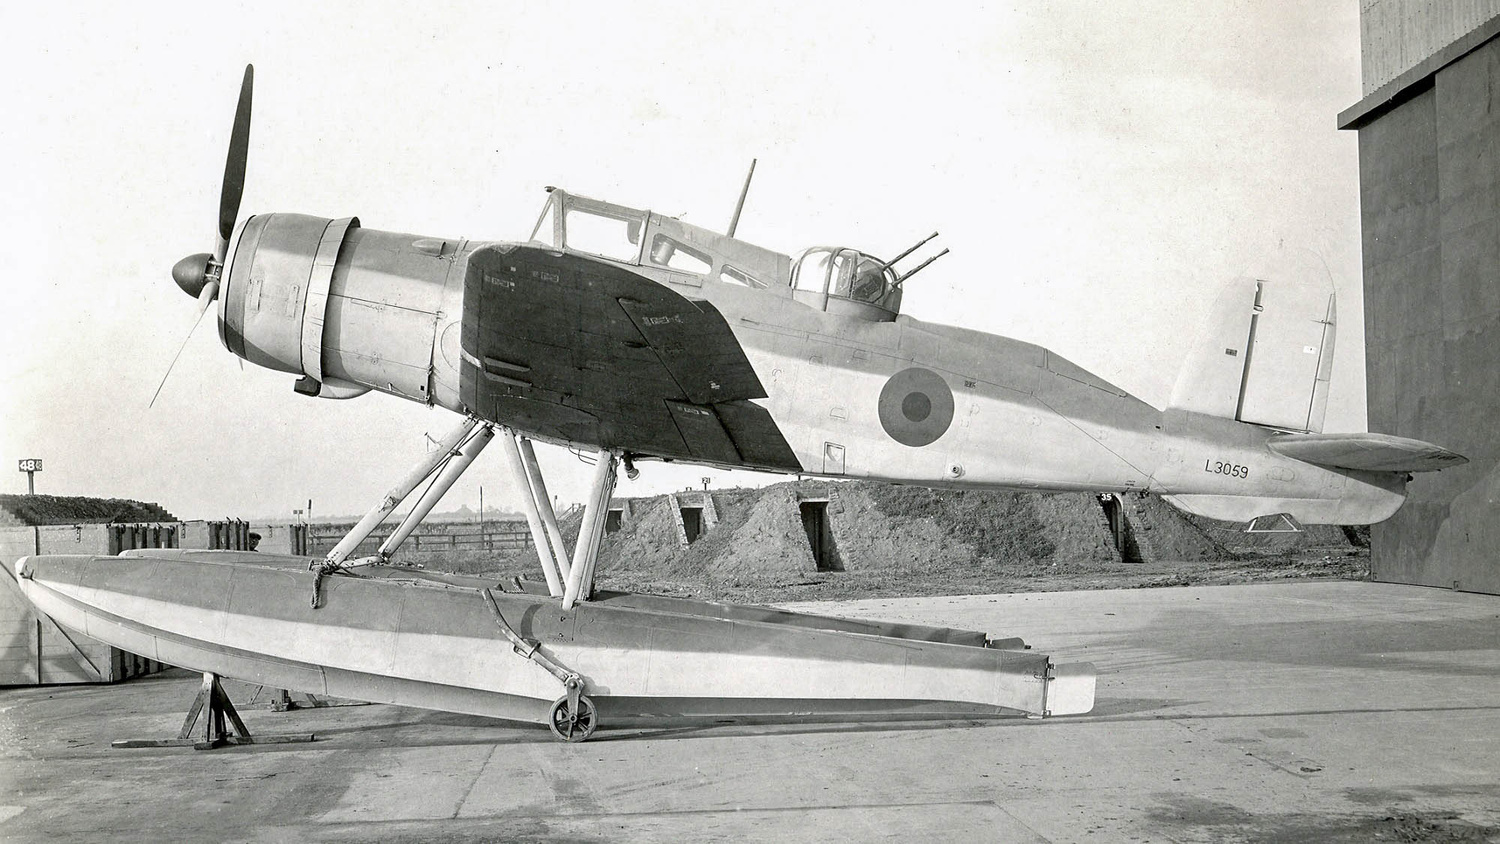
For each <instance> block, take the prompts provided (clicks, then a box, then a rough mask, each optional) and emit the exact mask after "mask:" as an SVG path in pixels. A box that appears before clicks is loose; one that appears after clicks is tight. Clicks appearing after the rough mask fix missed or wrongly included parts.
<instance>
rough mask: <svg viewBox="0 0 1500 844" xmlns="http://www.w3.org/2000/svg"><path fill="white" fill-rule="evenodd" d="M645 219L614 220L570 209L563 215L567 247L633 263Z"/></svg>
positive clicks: (574, 207)
mask: <svg viewBox="0 0 1500 844" xmlns="http://www.w3.org/2000/svg"><path fill="white" fill-rule="evenodd" d="M644 217H645V215H641V216H640V218H634V217H628V216H615V215H612V214H604V213H601V212H598V211H593V210H585V209H582V208H578V207H576V206H573V205H569V206H568V210H567V212H566V213H565V214H564V215H563V221H564V226H563V231H564V233H565V236H566V237H567V247H568V248H569V249H575V250H577V251H579V252H587V253H589V254H591V255H599V256H601V257H604V258H613V259H614V260H616V261H626V262H634V261H635V260H636V258H637V257H638V256H639V255H640V251H641V228H642V226H643V224H644V222H645V219H644Z"/></svg>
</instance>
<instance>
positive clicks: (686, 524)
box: [681, 507, 703, 545]
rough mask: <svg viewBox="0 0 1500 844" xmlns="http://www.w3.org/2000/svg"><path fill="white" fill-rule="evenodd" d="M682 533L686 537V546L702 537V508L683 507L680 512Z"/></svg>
mask: <svg viewBox="0 0 1500 844" xmlns="http://www.w3.org/2000/svg"><path fill="white" fill-rule="evenodd" d="M681 512H682V533H683V535H685V536H686V537H687V541H688V544H689V545H691V544H693V543H694V542H697V541H698V537H700V536H702V535H703V508H702V507H683V508H682V510H681Z"/></svg>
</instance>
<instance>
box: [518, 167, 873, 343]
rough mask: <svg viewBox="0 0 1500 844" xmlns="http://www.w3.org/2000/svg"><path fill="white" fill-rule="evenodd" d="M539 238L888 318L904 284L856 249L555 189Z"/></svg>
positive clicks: (656, 275) (697, 282)
mask: <svg viewBox="0 0 1500 844" xmlns="http://www.w3.org/2000/svg"><path fill="white" fill-rule="evenodd" d="M549 192H550V194H551V195H550V196H549V197H548V198H547V204H546V206H545V207H544V208H543V209H542V215H541V217H540V218H539V219H538V220H537V224H536V227H535V228H534V229H533V230H532V233H531V239H532V241H534V242H541V243H545V244H547V245H549V246H552V247H554V248H561V249H568V250H571V251H574V252H582V253H585V254H588V255H592V256H595V257H599V258H604V259H606V260H610V261H616V262H619V263H622V264H629V265H630V266H632V267H633V268H635V269H636V270H637V271H639V272H641V273H642V274H644V275H646V276H648V277H649V278H652V279H655V280H657V281H660V282H663V283H668V284H674V285H684V286H689V287H703V286H704V283H705V282H709V283H713V282H719V283H724V284H734V285H739V286H742V287H751V288H757V289H763V290H766V291H768V292H775V293H777V294H778V295H782V296H785V295H788V294H790V295H791V296H792V298H794V299H795V300H797V301H798V302H802V303H803V304H806V305H809V306H811V307H814V308H817V309H818V310H821V311H827V312H829V313H837V314H843V315H847V316H855V317H859V318H861V319H866V320H871V321H875V322H888V321H890V320H893V319H895V318H896V314H898V313H899V312H900V310H901V287H900V285H899V284H898V282H897V278H896V273H895V271H894V270H892V269H891V268H890V267H889V266H888V265H887V264H886V263H885V262H884V261H881V260H880V259H879V258H876V257H874V256H873V255H867V254H865V253H864V252H859V251H857V250H854V249H845V248H840V247H828V246H818V247H814V248H812V249H807V250H804V251H803V252H802V253H801V254H800V255H798V256H797V258H796V260H795V261H793V259H792V258H790V257H789V256H787V255H785V254H783V253H779V252H774V251H772V250H769V249H764V248H762V247H759V246H756V245H754V244H752V243H747V242H745V241H743V240H738V239H736V238H733V237H729V236H728V235H724V234H720V233H718V232H715V231H710V230H709V229H705V228H702V227H700V226H694V225H691V224H689V223H684V222H682V221H681V220H677V219H674V218H671V217H663V216H662V215H660V214H654V213H652V212H650V211H642V210H638V209H635V208H628V207H626V206H623V205H616V204H614V203H610V202H601V201H600V200H597V199H589V198H588V197H582V196H577V195H572V194H568V193H567V192H565V191H562V190H558V189H556V188H549Z"/></svg>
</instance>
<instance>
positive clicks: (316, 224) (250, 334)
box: [220, 212, 1405, 524]
mask: <svg viewBox="0 0 1500 844" xmlns="http://www.w3.org/2000/svg"><path fill="white" fill-rule="evenodd" d="M642 213H643V214H644V213H645V212H642ZM642 221H643V224H644V227H645V228H644V236H641V235H640V234H639V232H637V236H636V239H637V240H639V241H641V242H646V240H647V238H650V237H651V236H652V234H653V233H654V232H657V231H659V230H660V231H671V232H678V233H680V232H682V231H683V230H684V229H686V228H690V227H685V226H684V224H681V223H678V222H676V221H671V222H670V224H669V223H668V222H667V221H665V220H662V218H659V217H658V216H657V215H654V214H653V215H647V216H643V218H642ZM695 231H696V230H695ZM689 234H691V232H690V233H689ZM679 236H683V237H685V236H686V235H681V234H679ZM718 237H722V236H721V235H720V236H718ZM732 244H733V245H734V246H735V247H736V248H739V249H740V250H741V254H740V257H739V258H737V259H736V260H737V262H738V264H742V265H746V266H749V267H750V270H751V271H752V272H754V273H757V274H758V275H759V276H760V278H761V281H760V282H759V283H758V284H754V285H751V284H743V283H736V282H735V281H730V280H726V279H728V278H729V275H728V274H727V273H726V272H724V271H722V269H721V267H727V264H715V263H713V261H714V257H713V255H711V254H710V253H709V251H707V250H708V249H709V247H708V246H704V247H703V248H704V250H705V251H704V252H703V253H702V254H703V255H705V256H707V257H708V258H709V264H708V267H707V268H706V269H705V270H704V271H703V272H696V273H694V272H684V271H683V270H682V269H681V268H680V267H671V266H667V265H666V264H667V263H668V262H666V261H662V262H661V263H662V265H660V266H658V265H656V264H655V263H654V262H653V261H652V260H651V259H650V258H649V257H648V253H647V252H646V250H645V249H644V248H642V249H641V252H640V253H638V254H637V255H636V256H635V259H634V260H631V259H630V258H629V256H624V257H620V256H614V257H611V256H604V255H600V254H598V253H592V254H589V255H588V257H589V258H590V259H591V260H594V261H598V262H601V263H602V264H607V265H612V266H617V267H624V268H628V269H629V270H630V271H632V272H635V273H638V274H639V275H641V276H643V277H645V278H648V279H650V280H651V281H653V282H655V283H657V284H661V285H663V286H665V287H667V288H670V289H672V290H674V291H676V292H677V293H679V294H681V295H683V296H685V297H687V298H688V299H690V300H693V301H699V302H704V303H708V304H709V305H711V306H712V307H713V308H715V309H717V311H718V312H719V313H720V314H721V315H722V317H723V319H724V321H725V322H726V323H727V325H728V327H729V329H730V330H731V331H732V333H733V340H734V341H735V342H737V343H738V346H739V350H740V351H742V352H743V355H744V358H745V359H746V360H748V361H749V363H750V365H751V366H752V367H753V369H754V373H755V376H756V377H757V378H758V379H759V381H760V386H761V388H762V390H763V393H764V396H763V397H758V398H756V399H755V402H756V404H758V405H760V406H761V407H762V408H764V410H765V411H766V412H768V413H769V416H770V418H771V419H772V420H774V423H775V427H776V429H778V430H779V432H780V436H781V437H782V438H784V440H785V444H786V446H787V447H789V449H790V453H791V454H792V455H794V459H795V465H788V464H787V463H785V462H781V463H778V464H776V465H763V464H757V463H756V462H755V461H753V460H748V459H738V460H736V459H722V458H721V459H714V460H703V459H701V457H700V458H696V459H697V462H706V463H714V464H716V465H723V466H730V467H737V468H750V469H763V470H771V471H781V472H787V471H799V472H802V473H806V474H813V475H824V476H830V477H851V478H870V479H879V480H885V481H892V482H897V483H909V484H919V485H925V486H936V487H959V488H962V487H980V488H1008V489H1021V490H1050V491H1089V492H1116V493H1123V492H1130V491H1140V492H1156V493H1160V494H1163V495H1167V496H1173V497H1174V498H1173V500H1174V503H1177V504H1179V506H1184V507H1185V509H1189V510H1192V511H1194V512H1200V513H1201V514H1203V515H1208V516H1214V517H1218V518H1231V519H1248V518H1252V517H1254V516H1256V515H1261V514H1264V513H1271V512H1289V513H1296V514H1297V515H1298V518H1300V519H1301V520H1303V521H1306V522H1313V523H1340V524H1357V523H1369V522H1373V521H1379V520H1380V519H1383V518H1385V517H1387V516H1389V515H1390V514H1391V513H1393V512H1394V511H1395V510H1396V509H1397V508H1398V507H1399V506H1400V504H1401V501H1402V499H1403V489H1404V483H1405V478H1404V476H1401V475H1396V474H1393V473H1372V472H1356V471H1349V470H1341V469H1329V468H1323V467H1320V466H1316V465H1313V464H1309V463H1305V462H1303V461H1300V460H1296V459H1292V458H1289V457H1285V456H1282V455H1280V454H1277V453H1275V452H1273V451H1271V450H1270V449H1269V448H1268V447H1267V445H1266V443H1267V440H1268V439H1269V437H1270V436H1272V435H1273V434H1275V433H1276V431H1275V430H1273V429H1270V428H1265V427H1261V426H1256V425H1248V424H1244V423H1240V422H1236V421H1233V420H1230V419H1221V418H1217V417H1213V416H1208V415H1204V414H1200V413H1191V412H1185V411H1175V410H1169V411H1165V412H1163V411H1160V410H1158V409H1156V408H1154V407H1152V406H1150V405H1148V404H1147V403H1145V402H1143V401H1141V400H1139V399H1137V398H1135V397H1133V396H1131V395H1129V394H1128V393H1126V392H1125V391H1124V390H1121V389H1119V388H1118V387H1115V386H1114V385H1112V384H1110V383H1108V382H1106V381H1105V380H1103V379H1101V378H1099V377H1097V376H1095V375H1093V374H1091V373H1089V372H1087V371H1085V370H1084V369H1082V368H1081V367H1079V366H1077V365H1075V364H1073V363H1071V362H1069V361H1068V360H1066V359H1064V358H1062V357H1061V356H1059V355H1057V354H1056V353H1054V352H1051V351H1050V350H1047V349H1045V348H1042V347H1040V346H1037V345H1034V344H1031V343H1026V342H1022V341H1019V340H1014V339H1010V338H1006V337H1000V336H996V335H991V334H985V333H982V332H977V331H972V330H967V329H962V328H956V327H951V326H945V325H938V324H933V323H927V322H923V321H920V320H916V319H912V318H910V317H907V316H904V315H896V314H887V313H884V312H881V311H880V310H879V309H878V308H876V309H871V308H868V307H866V308H863V309H860V308H857V307H852V306H851V305H852V304H857V303H843V304H844V305H845V307H831V306H830V305H829V301H830V296H829V295H828V292H827V290H826V289H825V291H824V294H823V295H822V296H821V297H818V296H809V295H803V294H804V293H805V291H803V290H799V289H795V288H793V286H792V284H791V283H790V282H788V281H786V280H782V279H776V278H770V279H767V278H766V276H775V275H777V274H779V273H781V272H783V270H782V269H781V266H782V265H783V264H784V263H785V258H784V256H782V257H781V258H780V259H778V256H776V255H775V253H770V252H768V251H766V250H760V249H759V247H753V246H750V245H748V244H742V243H741V242H739V241H732ZM539 245H540V244H538V243H536V242H533V243H532V244H531V246H532V247H538V246H539ZM700 245H701V244H700ZM504 248H509V247H504V246H500V245H497V244H494V243H481V242H470V241H464V240H461V239H449V238H433V237H423V236H419V235H412V234H402V233H393V232H382V231H376V230H371V229H365V228H362V227H360V226H359V224H358V221H357V220H327V219H324V218H317V217H307V216H301V215H291V214H272V215H260V216H255V217H251V218H249V219H247V220H246V221H244V222H242V223H241V224H240V226H239V227H238V229H237V230H236V232H235V236H234V238H233V240H232V242H231V246H230V252H229V254H228V256H227V259H226V262H225V282H224V289H223V292H222V294H221V297H220V299H221V304H220V336H221V338H222V340H223V341H224V344H225V345H226V347H227V348H229V349H230V351H232V352H234V353H235V354H237V355H240V356H241V357H243V358H245V359H246V360H248V361H250V362H252V363H255V364H258V365H261V366H265V367H269V368H271V369H275V370H280V371H284V372H288V373H290V374H293V375H296V376H299V377H300V379H301V380H300V381H299V386H298V389H299V391H302V392H307V393H309V394H313V395H322V396H325V397H331V398H347V397H351V396H354V395H358V394H360V393H362V392H365V391H367V390H373V391H377V392H385V393H390V394H392V395H395V396H399V397H401V398H405V399H408V400H412V401H418V402H422V403H425V404H429V405H439V406H442V407H445V408H448V409H450V410H453V411H455V412H459V413H476V414H477V415H480V416H482V417H484V418H486V419H488V420H489V421H492V422H495V423H498V424H501V425H508V426H511V427H515V428H517V429H519V430H521V431H522V432H523V433H529V434H532V435H534V436H537V437H538V438H541V439H544V440H554V441H557V440H563V441H566V442H567V443H568V444H570V445H575V446H583V447H589V448H612V449H618V450H621V451H624V452H628V453H632V454H634V455H635V456H637V457H659V458H663V459H677V460H695V456H694V455H693V454H686V453H669V452H667V451H664V450H660V449H656V450H653V449H652V448H650V447H643V445H642V444H641V443H639V442H633V441H632V439H631V434H630V429H629V426H628V425H623V426H606V429H607V430H608V432H609V433H608V434H598V435H597V437H598V439H600V440H607V441H590V440H589V439H587V438H577V437H574V436H572V435H568V436H559V435H558V434H557V433H556V432H548V431H532V430H527V428H526V426H525V424H524V420H518V419H510V418H502V416H501V413H499V412H496V411H494V410H493V409H491V408H487V407H475V406H471V404H470V401H469V400H467V399H466V396H465V394H464V391H463V390H464V380H463V377H462V373H463V370H464V367H465V365H466V362H465V358H466V355H467V356H468V358H469V359H470V360H469V363H470V364H473V363H474V362H475V361H474V360H473V358H474V354H473V353H472V351H471V350H466V349H465V347H464V340H463V326H464V319H465V313H466V310H468V311H471V312H472V310H473V309H475V308H477V307H478V303H476V302H473V301H466V286H465V283H464V280H465V277H466V275H467V273H468V269H469V267H468V265H469V262H470V260H471V258H473V256H475V255H476V254H477V253H480V252H481V250H488V252H489V253H490V254H493V253H494V251H495V250H496V249H504ZM551 248H554V249H555V248H557V247H556V246H555V245H554V246H551ZM695 254H697V253H695ZM792 275H793V276H794V277H795V273H793V274H792ZM537 283H545V281H539V282H537ZM471 291H472V288H471ZM469 295H472V292H471V293H470V294H469ZM897 295H898V296H899V293H898V294H897ZM887 300H889V297H887ZM898 301H899V300H898ZM516 318H517V319H524V318H525V316H524V314H518V315H517V316H516ZM707 351H709V350H705V352H707ZM506 365H507V366H511V365H514V364H506ZM609 365H610V364H609V361H607V360H604V361H600V362H598V367H600V368H602V369H603V370H604V371H603V372H602V375H603V377H609V372H608V371H607V369H608V367H609ZM522 368H524V367H522ZM523 374H524V373H517V375H518V377H517V378H515V379H513V380H515V381H516V383H518V384H523V385H524V384H527V383H528V382H527V381H526V379H525V378H524V377H519V376H521V375H523ZM491 377H496V378H501V379H504V378H505V377H506V376H505V375H504V373H503V372H502V373H499V374H494V375H492V376H491ZM620 377H622V378H625V377H628V376H627V375H626V374H624V373H621V375H620ZM518 391H519V392H524V390H521V389H520V388H518ZM558 401H561V402H563V403H566V397H564V398H563V399H559V400H558ZM582 430H595V429H593V428H587V429H582ZM1247 501H1253V502H1255V503H1254V504H1253V505H1248V506H1249V509H1247V508H1246V506H1242V504H1241V502H1247ZM1267 501H1270V502H1273V503H1275V502H1281V503H1283V504H1285V506H1281V507H1279V508H1277V509H1267V508H1268V507H1269V506H1271V505H1268V504H1267V503H1266V502H1267Z"/></svg>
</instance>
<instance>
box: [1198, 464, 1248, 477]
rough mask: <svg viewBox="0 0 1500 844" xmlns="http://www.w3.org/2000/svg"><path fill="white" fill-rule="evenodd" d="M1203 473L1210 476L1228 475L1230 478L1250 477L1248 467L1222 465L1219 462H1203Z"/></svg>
mask: <svg viewBox="0 0 1500 844" xmlns="http://www.w3.org/2000/svg"><path fill="white" fill-rule="evenodd" d="M1203 471H1205V472H1207V473H1209V474H1210V475H1228V476H1229V477H1231V478H1248V477H1250V467H1249V466H1241V465H1239V464H1238V463H1224V462H1222V461H1219V460H1205V461H1203Z"/></svg>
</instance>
